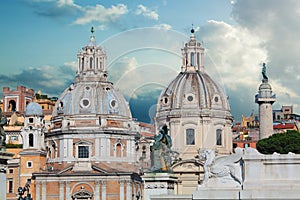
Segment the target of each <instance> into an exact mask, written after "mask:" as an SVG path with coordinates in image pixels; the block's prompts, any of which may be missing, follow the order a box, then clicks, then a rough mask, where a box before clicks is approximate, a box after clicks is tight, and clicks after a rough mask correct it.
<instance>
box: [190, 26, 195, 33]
mask: <svg viewBox="0 0 300 200" xmlns="http://www.w3.org/2000/svg"><path fill="white" fill-rule="evenodd" d="M191 33H192V34H193V33H195V30H194V25H193V24H192V29H191Z"/></svg>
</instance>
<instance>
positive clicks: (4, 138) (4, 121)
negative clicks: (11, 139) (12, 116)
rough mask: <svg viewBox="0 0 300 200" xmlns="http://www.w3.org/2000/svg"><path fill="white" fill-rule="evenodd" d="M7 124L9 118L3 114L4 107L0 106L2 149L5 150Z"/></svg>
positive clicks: (0, 140)
mask: <svg viewBox="0 0 300 200" xmlns="http://www.w3.org/2000/svg"><path fill="white" fill-rule="evenodd" d="M6 124H7V118H6V117H5V116H3V115H2V109H1V108H0V151H5V145H6V143H5V140H6V134H5V132H4V128H3V126H4V125H6Z"/></svg>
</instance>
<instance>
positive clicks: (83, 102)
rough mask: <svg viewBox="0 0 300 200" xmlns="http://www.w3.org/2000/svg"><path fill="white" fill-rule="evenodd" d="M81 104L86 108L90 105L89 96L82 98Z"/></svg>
mask: <svg viewBox="0 0 300 200" xmlns="http://www.w3.org/2000/svg"><path fill="white" fill-rule="evenodd" d="M80 105H81V107H84V108H86V107H89V105H90V101H89V100H88V99H87V98H84V99H81V102H80Z"/></svg>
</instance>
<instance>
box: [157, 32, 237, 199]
mask: <svg viewBox="0 0 300 200" xmlns="http://www.w3.org/2000/svg"><path fill="white" fill-rule="evenodd" d="M191 32H192V33H191V36H190V39H189V41H188V42H187V43H186V44H185V45H184V47H183V48H182V49H181V53H182V66H181V72H180V73H179V74H178V75H177V77H175V78H174V79H173V80H172V81H171V82H170V84H169V85H168V86H167V87H166V88H165V89H164V90H163V91H162V92H161V94H160V97H159V98H158V103H157V112H156V118H155V124H156V128H159V127H161V126H162V125H164V124H166V125H167V126H168V128H169V134H170V136H171V138H172V141H173V146H172V149H173V150H174V151H176V152H178V153H179V157H180V159H181V161H179V162H177V163H175V164H174V165H173V166H172V169H173V171H174V173H175V175H176V176H177V177H178V191H179V193H189V194H191V193H192V192H193V191H194V190H195V189H196V186H197V184H199V183H200V182H201V180H203V169H202V166H203V163H200V162H199V161H198V160H197V159H195V155H197V153H198V151H199V150H200V151H201V150H205V149H214V150H216V151H217V152H218V153H219V154H230V153H231V152H232V131H231V126H232V122H233V117H232V115H231V113H230V107H229V102H228V97H227V96H226V94H225V93H224V91H223V90H222V88H221V87H220V86H219V85H218V83H216V82H215V81H214V80H213V79H212V78H211V77H210V76H209V75H208V74H207V73H206V72H205V68H204V48H203V47H202V46H201V44H200V43H199V42H198V41H197V40H196V38H195V35H194V30H192V31H191Z"/></svg>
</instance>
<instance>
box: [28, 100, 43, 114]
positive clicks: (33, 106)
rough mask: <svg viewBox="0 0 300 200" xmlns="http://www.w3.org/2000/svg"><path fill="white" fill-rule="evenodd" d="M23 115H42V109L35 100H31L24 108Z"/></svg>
mask: <svg viewBox="0 0 300 200" xmlns="http://www.w3.org/2000/svg"><path fill="white" fill-rule="evenodd" d="M25 115H26V116H34V115H36V116H42V115H43V109H42V107H41V106H40V104H38V103H36V102H31V103H29V104H28V105H27V107H26V110H25Z"/></svg>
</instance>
